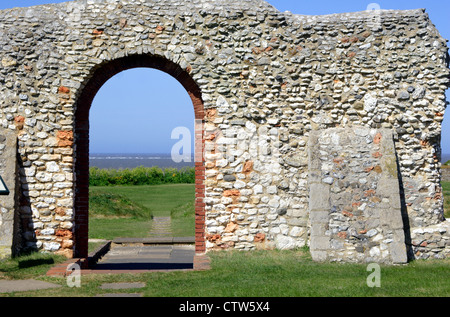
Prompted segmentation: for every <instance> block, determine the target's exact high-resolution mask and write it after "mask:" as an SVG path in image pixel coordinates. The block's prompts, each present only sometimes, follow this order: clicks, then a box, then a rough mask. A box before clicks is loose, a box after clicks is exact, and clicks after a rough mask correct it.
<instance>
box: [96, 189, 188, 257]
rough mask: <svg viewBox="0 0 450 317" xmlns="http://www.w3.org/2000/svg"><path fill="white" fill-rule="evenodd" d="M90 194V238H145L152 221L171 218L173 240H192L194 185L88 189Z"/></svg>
mask: <svg viewBox="0 0 450 317" xmlns="http://www.w3.org/2000/svg"><path fill="white" fill-rule="evenodd" d="M89 192H90V200H89V201H90V215H89V237H90V238H94V239H107V240H112V239H114V238H117V237H127V238H144V237H147V236H148V234H149V232H150V226H151V223H152V217H161V216H171V217H172V232H173V234H174V236H194V232H195V231H194V230H195V224H194V222H195V212H194V193H195V185H194V184H171V185H143V186H107V187H96V186H91V187H90V189H89ZM106 198H109V199H106ZM93 247H94V246H93ZM93 247H92V248H93ZM92 248H90V249H92Z"/></svg>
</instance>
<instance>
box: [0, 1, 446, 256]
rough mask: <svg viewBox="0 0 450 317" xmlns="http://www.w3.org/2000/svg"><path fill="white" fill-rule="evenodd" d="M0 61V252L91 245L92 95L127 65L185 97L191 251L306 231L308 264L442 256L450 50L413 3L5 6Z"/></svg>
mask: <svg viewBox="0 0 450 317" xmlns="http://www.w3.org/2000/svg"><path fill="white" fill-rule="evenodd" d="M0 61H1V63H0V127H1V131H0V143H1V144H0V164H1V166H0V171H1V173H2V177H3V178H4V179H5V181H6V183H7V186H8V188H9V190H10V193H9V195H7V196H1V197H0V204H1V212H0V243H1V245H0V256H2V257H4V256H9V255H11V254H13V255H14V254H18V253H19V252H21V251H23V250H26V249H37V250H41V251H46V252H56V253H59V254H64V255H66V256H67V257H86V256H87V237H88V235H87V234H88V225H87V219H88V200H87V198H88V194H87V191H86V183H87V177H88V175H87V174H86V170H87V167H88V163H86V162H87V161H86V158H87V157H88V147H87V146H86V144H88V141H89V121H88V119H87V118H88V114H89V107H90V103H91V101H92V98H93V96H95V93H96V92H97V90H98V89H99V88H100V87H101V85H102V84H103V83H104V82H105V81H106V80H107V79H109V78H110V77H112V76H113V75H114V74H116V73H118V72H120V71H123V70H125V69H128V68H132V67H154V68H158V69H161V70H163V71H166V72H167V73H169V74H171V75H172V76H174V77H175V78H177V79H178V80H179V81H180V82H181V83H182V84H183V85H184V86H185V88H186V89H187V91H188V92H189V94H190V95H191V98H192V100H193V105H194V110H195V118H196V120H197V123H198V124H197V129H196V138H197V150H196V151H197V152H196V158H197V159H196V203H195V206H196V228H195V230H196V250H197V252H205V251H209V250H215V249H242V250H250V249H271V248H278V249H291V248H296V247H302V246H305V245H308V246H309V247H310V250H311V253H312V256H313V258H314V259H316V260H318V261H346V262H369V261H375V262H382V263H405V262H406V261H407V260H408V259H414V258H416V259H419V258H445V257H448V255H449V253H450V224H449V222H448V221H446V220H445V219H444V216H443V195H442V189H441V185H440V180H441V173H440V164H441V163H440V158H441V149H440V135H441V123H442V121H443V115H444V111H445V108H446V106H447V104H446V100H445V90H446V89H447V88H448V87H449V83H450V79H449V77H450V72H449V69H448V63H449V57H448V50H447V45H446V41H445V40H444V39H443V38H442V37H441V36H440V34H439V32H438V30H437V29H436V28H435V27H434V25H433V24H432V22H431V21H430V19H429V17H428V15H427V13H426V12H425V10H423V9H418V10H409V11H391V10H376V11H367V12H366V11H364V12H357V13H347V14H335V15H325V16H303V15H296V14H292V13H290V12H284V13H282V12H279V11H278V10H276V9H275V8H273V7H272V6H270V5H269V4H268V3H266V2H264V1H262V0H240V1H231V0H217V1H205V0H192V1H179V0H158V1H156V0H136V1H128V0H106V1H105V0H103V1H98V0H77V1H72V2H66V3H61V4H53V5H42V6H36V7H30V8H16V9H9V10H2V11H0ZM149 84H150V83H149ZM134 115H136V114H130V117H132V116H134ZM126 117H127V113H126V109H124V118H126ZM167 120H170V118H167Z"/></svg>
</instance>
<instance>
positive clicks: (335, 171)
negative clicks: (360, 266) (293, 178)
mask: <svg viewBox="0 0 450 317" xmlns="http://www.w3.org/2000/svg"><path fill="white" fill-rule="evenodd" d="M314 134H316V137H315V138H314V139H315V140H318V144H317V145H313V144H310V148H311V150H310V153H311V158H310V161H314V160H318V161H320V163H318V162H312V164H311V165H310V168H312V167H316V168H318V169H317V170H312V169H310V173H309V174H310V175H320V177H318V178H317V177H316V178H315V181H317V179H319V180H320V179H321V183H311V184H310V196H309V208H310V220H311V242H310V243H311V244H310V247H311V252H312V254H314V253H315V252H322V251H328V254H327V259H329V260H334V261H350V262H359V261H362V260H364V261H368V260H369V259H370V260H371V261H376V262H385V263H406V262H407V251H406V241H405V234H404V226H403V219H402V214H401V205H400V194H399V191H400V184H399V182H398V178H397V173H396V172H395V168H396V159H395V148H394V142H393V141H394V140H393V136H392V133H391V131H390V130H385V129H381V130H380V129H370V128H366V127H352V128H331V129H325V130H318V131H314ZM314 151H317V152H319V153H320V155H317V154H316V155H313V154H312V153H313V152H314ZM373 153H379V154H377V155H373ZM390 164H394V165H393V166H390ZM375 167H378V169H376V168H375ZM328 178H331V179H332V181H327V179H328ZM310 181H314V180H310ZM320 197H322V200H321V199H320ZM325 199H326V203H324V201H323V200H325ZM385 240H389V241H392V242H390V243H384V242H383V241H385ZM326 241H327V242H326ZM369 246H370V247H369ZM329 248H331V250H330V249H329Z"/></svg>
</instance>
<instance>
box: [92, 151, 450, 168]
mask: <svg viewBox="0 0 450 317" xmlns="http://www.w3.org/2000/svg"><path fill="white" fill-rule="evenodd" d="M449 160H450V153H448V154H442V157H441V162H442V163H445V162H447V161H449ZM89 165H90V166H91V167H98V168H115V169H121V168H136V167H139V166H144V167H153V166H157V167H160V168H170V167H172V168H183V167H194V166H195V164H194V156H192V157H191V160H190V162H180V163H176V162H174V161H173V159H172V156H171V154H170V153H95V152H93V153H90V154H89Z"/></svg>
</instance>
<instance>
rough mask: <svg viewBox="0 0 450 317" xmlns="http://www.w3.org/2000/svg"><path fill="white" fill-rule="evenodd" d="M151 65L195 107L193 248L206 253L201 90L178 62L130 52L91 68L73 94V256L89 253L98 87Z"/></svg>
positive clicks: (79, 256) (83, 256) (84, 255)
mask: <svg viewBox="0 0 450 317" xmlns="http://www.w3.org/2000/svg"><path fill="white" fill-rule="evenodd" d="M139 67H145V68H154V69H157V70H160V71H163V72H165V73H167V74H169V75H171V76H172V77H174V78H175V79H176V80H178V81H179V82H180V83H181V85H182V86H183V87H184V88H185V89H186V91H187V93H188V94H189V96H190V98H191V100H192V104H193V107H194V115H195V120H196V131H195V134H196V135H195V149H196V153H195V179H196V181H195V213H196V217H195V219H196V220H195V250H196V252H197V253H202V252H205V242H204V240H205V238H204V223H205V205H204V202H203V200H204V197H205V187H204V177H205V164H204V156H203V155H202V153H203V143H204V140H203V133H202V130H203V129H202V125H203V120H204V115H205V112H204V106H203V101H202V98H201V91H200V88H199V87H198V85H197V84H196V83H195V81H194V80H193V79H192V77H191V76H190V75H189V73H188V72H187V71H186V70H183V69H182V68H181V67H180V66H179V65H177V64H175V63H173V62H171V61H169V60H168V59H165V58H163V57H160V56H154V55H132V56H126V57H122V58H118V59H115V60H112V61H108V62H105V63H104V64H101V65H99V66H97V67H96V68H95V69H93V70H92V73H91V76H89V78H88V79H87V80H86V82H85V84H84V85H83V86H82V88H81V89H80V91H79V94H78V96H76V97H75V98H76V102H75V127H74V149H75V153H74V158H75V164H74V177H75V181H74V183H75V184H74V185H75V191H74V256H75V257H78V258H86V257H87V253H88V251H87V250H88V232H89V231H88V222H89V111H90V107H91V104H92V101H93V100H94V97H95V95H96V94H97V92H98V91H99V89H100V88H101V87H102V86H103V84H104V83H106V81H107V80H109V79H110V78H111V77H113V76H114V75H116V74H118V73H120V72H122V71H124V70H128V69H132V68H139Z"/></svg>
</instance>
